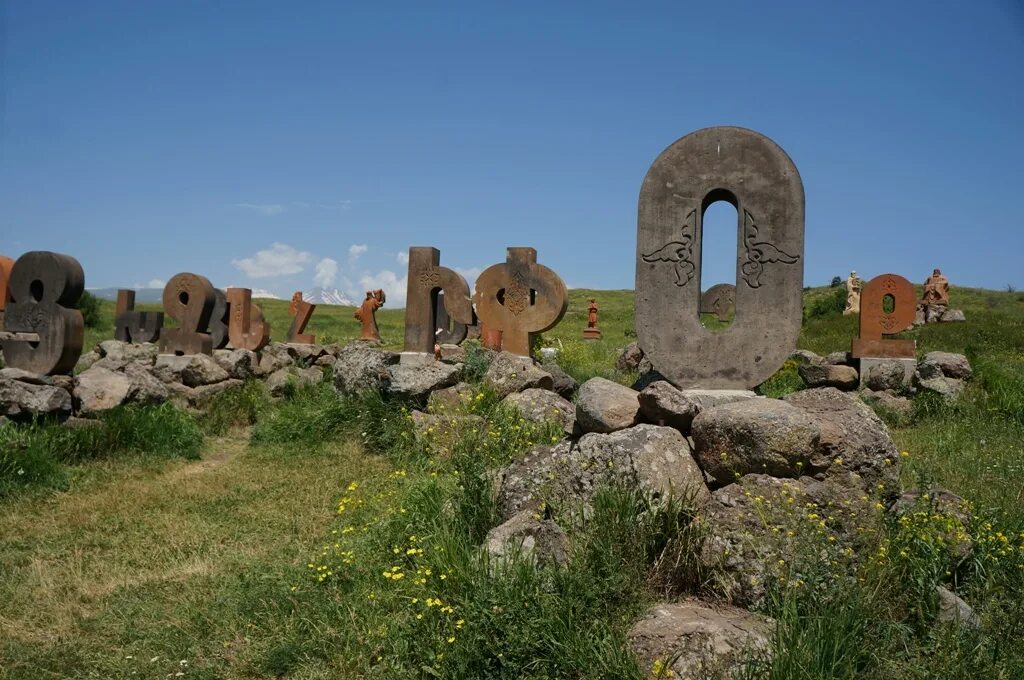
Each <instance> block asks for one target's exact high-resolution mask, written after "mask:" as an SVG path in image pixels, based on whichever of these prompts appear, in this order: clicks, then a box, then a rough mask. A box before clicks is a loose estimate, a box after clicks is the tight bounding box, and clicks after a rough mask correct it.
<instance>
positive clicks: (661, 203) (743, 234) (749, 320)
mask: <svg viewBox="0 0 1024 680" xmlns="http://www.w3.org/2000/svg"><path fill="white" fill-rule="evenodd" d="M720 200H725V201H729V202H730V203H732V205H733V206H735V207H736V213H737V216H738V223H737V226H736V229H737V257H736V276H737V279H736V317H735V319H734V320H733V322H732V324H731V325H730V326H729V327H728V328H727V329H723V330H719V331H710V330H707V329H705V328H704V327H703V326H702V325H701V323H700V317H699V314H698V310H699V308H700V297H701V294H700V278H701V239H702V235H703V234H702V231H703V214H704V210H705V209H706V208H707V207H708V206H709V205H710V204H711V203H714V202H715V201H720ZM803 254H804V188H803V183H802V182H801V181H800V174H799V173H798V172H797V169H796V166H795V165H793V161H791V160H790V158H789V156H787V155H786V153H785V152H784V151H783V150H782V149H780V148H779V147H778V145H776V144H775V143H774V142H773V141H771V140H770V139H768V138H767V137H765V136H763V135H760V134H758V133H756V132H753V131H752V130H745V129H743V128H736V127H714V128H705V129H703V130H698V131H697V132H693V133H691V134H689V135H687V136H685V137H683V138H682V139H680V140H678V141H677V142H675V143H674V144H672V145H671V146H670V147H668V148H667V149H665V150H664V151H663V152H662V153H661V155H660V156H658V158H657V159H656V160H655V161H654V164H653V165H651V169H650V170H648V171H647V176H646V177H645V178H644V183H643V187H642V188H641V190H640V201H639V211H638V218H637V250H636V332H637V337H638V339H639V341H640V346H641V347H642V348H643V350H644V352H646V353H647V356H648V357H649V358H650V359H651V363H652V364H653V365H654V368H655V369H657V370H658V371H659V372H660V373H661V374H662V375H664V376H665V377H666V378H668V379H669V380H670V381H671V382H673V383H674V384H675V385H676V386H678V387H683V388H687V387H704V388H736V389H749V388H752V387H755V386H756V385H759V384H760V383H762V382H764V381H765V380H767V379H768V378H769V377H770V376H771V375H772V374H773V373H774V372H775V371H776V370H777V369H778V368H779V367H780V366H782V364H783V362H785V360H786V358H787V357H788V356H789V355H790V353H791V352H792V351H793V349H794V348H796V341H797V337H798V336H799V334H800V322H801V315H802V304H803V300H802V288H803V273H804V263H803Z"/></svg>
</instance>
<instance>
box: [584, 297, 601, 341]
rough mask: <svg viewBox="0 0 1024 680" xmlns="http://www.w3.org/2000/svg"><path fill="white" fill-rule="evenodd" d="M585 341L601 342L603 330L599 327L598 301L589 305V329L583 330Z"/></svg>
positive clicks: (592, 301) (593, 301) (592, 300)
mask: <svg viewBox="0 0 1024 680" xmlns="http://www.w3.org/2000/svg"><path fill="white" fill-rule="evenodd" d="M583 339H584V340H600V339H601V329H600V328H598V327H597V300H594V299H591V300H590V304H588V305H587V327H586V328H584V329H583Z"/></svg>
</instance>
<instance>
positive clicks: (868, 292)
mask: <svg viewBox="0 0 1024 680" xmlns="http://www.w3.org/2000/svg"><path fill="white" fill-rule="evenodd" d="M914 297H915V296H914V286H913V285H912V284H911V283H910V281H907V280H906V279H905V278H903V277H902V276H900V275H898V274H882V275H881V276H876V277H875V278H873V279H871V280H870V281H868V282H867V284H865V285H864V288H863V290H862V291H861V305H860V336H859V337H856V338H854V339H853V347H852V355H853V357H854V358H855V359H860V358H863V357H884V358H908V359H913V358H914V350H915V343H914V341H913V340H896V339H892V338H884V337H883V336H885V335H895V334H896V333H900V332H902V331H905V330H907V329H908V328H910V327H911V326H912V325H913V324H914V307H915V304H914Z"/></svg>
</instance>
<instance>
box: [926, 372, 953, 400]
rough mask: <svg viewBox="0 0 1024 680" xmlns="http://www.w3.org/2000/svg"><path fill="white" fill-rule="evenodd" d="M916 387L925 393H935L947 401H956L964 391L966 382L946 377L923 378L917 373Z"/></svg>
mask: <svg viewBox="0 0 1024 680" xmlns="http://www.w3.org/2000/svg"><path fill="white" fill-rule="evenodd" d="M914 387H916V388H917V389H919V390H923V391H925V392H934V393H935V394H938V395H940V396H942V397H943V398H944V399H946V400H947V401H956V400H957V399H959V398H960V395H961V394H962V393H963V391H964V382H963V381H962V380H957V379H956V378H947V377H945V376H939V377H937V378H921V377H920V375H919V374H917V373H915V374H914Z"/></svg>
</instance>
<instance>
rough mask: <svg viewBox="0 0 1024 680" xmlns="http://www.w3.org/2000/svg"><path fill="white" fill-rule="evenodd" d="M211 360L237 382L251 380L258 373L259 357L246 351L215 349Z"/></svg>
mask: <svg viewBox="0 0 1024 680" xmlns="http://www.w3.org/2000/svg"><path fill="white" fill-rule="evenodd" d="M213 360H214V361H216V362H217V365H218V366H220V367H221V368H223V369H224V370H225V371H226V372H227V374H228V376H230V377H232V378H235V379H237V380H246V379H248V378H251V377H253V376H254V375H256V373H257V372H258V371H259V357H258V356H257V355H256V352H253V351H251V350H247V349H215V350H213Z"/></svg>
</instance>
